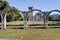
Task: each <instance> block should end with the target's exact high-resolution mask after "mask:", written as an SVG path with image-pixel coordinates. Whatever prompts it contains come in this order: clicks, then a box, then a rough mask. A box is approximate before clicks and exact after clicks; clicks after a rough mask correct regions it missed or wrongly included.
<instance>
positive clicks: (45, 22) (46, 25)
mask: <svg viewBox="0 0 60 40" xmlns="http://www.w3.org/2000/svg"><path fill="white" fill-rule="evenodd" d="M44 27H45V28H46V29H47V28H48V12H44Z"/></svg>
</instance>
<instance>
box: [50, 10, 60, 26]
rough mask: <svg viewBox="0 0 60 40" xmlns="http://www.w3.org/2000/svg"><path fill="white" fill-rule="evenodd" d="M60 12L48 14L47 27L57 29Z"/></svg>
mask: <svg viewBox="0 0 60 40" xmlns="http://www.w3.org/2000/svg"><path fill="white" fill-rule="evenodd" d="M59 22H60V10H52V11H50V12H49V26H50V27H51V26H54V27H59V26H58V25H60V24H59Z"/></svg>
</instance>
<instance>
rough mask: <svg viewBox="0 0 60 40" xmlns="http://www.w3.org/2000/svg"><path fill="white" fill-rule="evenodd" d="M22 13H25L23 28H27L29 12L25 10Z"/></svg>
mask: <svg viewBox="0 0 60 40" xmlns="http://www.w3.org/2000/svg"><path fill="white" fill-rule="evenodd" d="M22 13H23V16H24V18H23V21H24V24H23V25H24V26H23V28H24V29H26V28H27V15H28V12H27V11H24V12H22Z"/></svg>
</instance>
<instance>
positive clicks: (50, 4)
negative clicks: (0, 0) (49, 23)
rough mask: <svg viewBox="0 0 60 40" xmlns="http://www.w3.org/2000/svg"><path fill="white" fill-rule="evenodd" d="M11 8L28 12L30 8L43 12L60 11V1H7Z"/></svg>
mask: <svg viewBox="0 0 60 40" xmlns="http://www.w3.org/2000/svg"><path fill="white" fill-rule="evenodd" d="M6 1H7V2H8V3H9V5H10V6H12V7H16V8H17V9H19V10H21V11H26V10H28V7H29V6H32V7H33V8H34V9H40V10H41V11H51V10H54V9H58V10H60V0H6Z"/></svg>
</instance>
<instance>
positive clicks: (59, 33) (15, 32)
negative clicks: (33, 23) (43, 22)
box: [0, 27, 60, 40]
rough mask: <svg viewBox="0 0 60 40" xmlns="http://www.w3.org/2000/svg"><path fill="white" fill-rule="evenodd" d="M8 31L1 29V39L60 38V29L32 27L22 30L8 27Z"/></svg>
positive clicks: (31, 39)
mask: <svg viewBox="0 0 60 40" xmlns="http://www.w3.org/2000/svg"><path fill="white" fill-rule="evenodd" d="M7 28H8V29H6V30H2V29H0V38H11V39H12V38H14V39H24V40H33V39H34V40H35V39H36V40H37V39H39V38H43V39H44V38H47V39H54V38H57V39H59V38H60V28H48V29H44V28H39V27H30V28H27V29H21V28H19V27H7Z"/></svg>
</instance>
